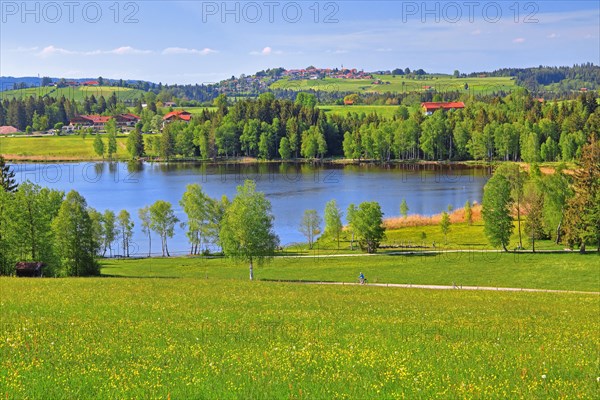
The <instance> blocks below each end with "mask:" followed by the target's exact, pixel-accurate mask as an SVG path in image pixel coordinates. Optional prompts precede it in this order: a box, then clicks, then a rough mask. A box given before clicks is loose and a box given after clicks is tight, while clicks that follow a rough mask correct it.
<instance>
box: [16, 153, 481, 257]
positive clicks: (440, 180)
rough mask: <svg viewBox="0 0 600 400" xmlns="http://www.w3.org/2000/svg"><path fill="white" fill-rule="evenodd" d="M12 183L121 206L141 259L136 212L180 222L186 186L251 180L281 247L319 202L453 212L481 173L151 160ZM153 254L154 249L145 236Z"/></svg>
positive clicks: (52, 172)
mask: <svg viewBox="0 0 600 400" xmlns="http://www.w3.org/2000/svg"><path fill="white" fill-rule="evenodd" d="M13 168H14V169H15V172H16V177H17V179H18V181H19V182H23V181H25V180H30V181H32V182H34V183H37V184H40V185H42V186H48V187H51V188H54V189H59V190H64V191H65V192H68V191H69V190H71V189H75V190H77V191H78V192H80V193H81V194H82V195H83V196H85V198H86V199H87V202H88V204H89V206H91V207H94V208H95V209H97V210H99V211H103V210H105V209H112V210H114V211H115V212H118V211H119V210H121V209H127V210H128V211H129V212H130V214H131V215H132V217H133V218H134V222H135V224H136V226H135V228H134V229H135V234H134V238H133V241H134V242H135V244H136V245H135V247H136V248H135V249H134V251H132V253H139V254H142V255H143V254H146V253H147V251H148V248H147V238H146V237H145V236H144V235H143V234H142V232H141V229H140V224H139V220H138V218H137V210H138V209H139V208H141V207H144V206H146V205H149V204H151V203H153V202H154V201H156V200H166V201H169V202H171V203H172V204H173V207H174V209H175V213H176V214H177V217H178V218H179V219H180V220H181V221H185V219H186V217H185V213H183V211H182V209H181V207H180V206H179V200H180V199H181V196H182V195H183V192H184V191H185V187H186V185H188V184H190V183H198V184H200V185H201V186H202V188H203V189H204V191H205V192H206V193H207V194H208V195H209V196H211V197H213V198H220V197H221V196H222V195H223V194H225V195H227V196H228V197H229V198H230V199H231V198H233V196H234V195H235V192H236V186H238V185H240V184H242V183H243V181H244V180H245V179H252V180H255V181H256V186H257V189H258V190H260V191H262V192H264V193H265V194H266V197H267V199H269V200H270V201H271V204H272V206H273V214H274V215H275V230H276V233H277V234H278V235H279V238H280V240H281V243H282V245H286V244H291V243H295V242H303V241H305V239H304V237H303V236H302V234H300V232H299V231H298V226H299V224H300V220H301V218H302V214H303V212H304V210H306V209H316V210H317V211H318V212H319V214H320V215H321V216H322V215H323V210H324V208H325V203H327V202H328V201H329V200H331V199H336V201H337V203H338V205H339V206H340V207H341V208H342V210H344V211H345V210H346V208H347V207H348V205H349V204H350V203H354V204H358V203H360V202H363V201H377V202H379V204H381V207H382V209H383V212H384V214H385V215H384V217H392V216H398V215H399V214H400V211H399V209H400V202H401V201H402V198H405V199H406V202H407V203H408V207H409V209H410V210H409V213H410V214H423V215H432V214H437V213H440V212H441V211H444V210H446V209H447V207H448V205H452V206H453V207H454V208H459V207H462V206H463V205H464V203H465V202H466V201H467V200H470V201H477V202H481V199H482V195H483V186H484V185H485V183H486V181H487V179H488V178H489V171H488V170H487V169H481V168H467V167H464V166H451V167H440V166H434V165H427V166H423V165H421V166H412V165H410V166H401V165H393V166H374V165H366V166H360V167H359V166H331V165H328V166H312V165H307V164H279V163H274V164H252V165H239V164H236V165H233V164H231V165H207V164H193V163H190V164H188V163H186V164H180V163H178V164H158V163H154V164H152V163H144V164H132V163H108V162H92V163H68V164H15V165H13ZM152 243H153V249H152V250H153V253H155V252H157V251H159V250H160V244H159V243H160V242H159V239H158V238H155V237H153V240H152ZM169 249H170V250H172V253H173V254H185V253H186V252H187V251H188V243H187V238H186V236H185V232H184V229H182V228H179V227H178V228H177V232H176V235H175V236H174V237H173V238H172V239H170V241H169Z"/></svg>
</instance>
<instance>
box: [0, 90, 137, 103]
mask: <svg viewBox="0 0 600 400" xmlns="http://www.w3.org/2000/svg"><path fill="white" fill-rule="evenodd" d="M113 93H115V94H116V96H117V98H118V99H119V100H121V101H123V102H125V103H131V102H133V101H134V100H136V99H139V98H141V97H143V96H144V94H145V93H146V92H145V91H142V90H139V89H131V88H123V87H117V86H77V87H64V88H57V87H52V86H47V87H33V88H27V89H18V90H5V91H3V92H0V99H11V98H13V97H14V98H17V99H21V98H27V97H30V96H34V97H45V96H48V97H52V98H60V97H62V96H64V97H65V98H66V99H69V100H74V101H83V100H84V99H85V97H86V96H88V97H90V96H92V95H94V97H96V98H99V97H100V96H104V97H105V98H108V97H110V96H112V94H113Z"/></svg>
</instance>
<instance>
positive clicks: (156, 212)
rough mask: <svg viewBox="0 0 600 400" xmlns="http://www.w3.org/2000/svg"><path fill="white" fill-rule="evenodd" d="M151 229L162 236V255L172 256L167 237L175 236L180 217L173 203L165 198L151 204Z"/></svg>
mask: <svg viewBox="0 0 600 400" xmlns="http://www.w3.org/2000/svg"><path fill="white" fill-rule="evenodd" d="M149 213H150V229H152V230H153V231H154V232H156V233H157V234H158V236H160V240H161V244H162V255H163V257H164V256H165V255H166V256H167V257H170V256H171V255H170V254H169V247H168V243H167V239H168V238H170V237H173V234H174V233H175V224H176V223H177V222H179V219H178V218H177V217H176V216H175V213H174V212H173V207H172V206H171V203H169V202H167V201H164V200H157V201H156V202H155V203H154V204H152V205H151V206H150V209H149Z"/></svg>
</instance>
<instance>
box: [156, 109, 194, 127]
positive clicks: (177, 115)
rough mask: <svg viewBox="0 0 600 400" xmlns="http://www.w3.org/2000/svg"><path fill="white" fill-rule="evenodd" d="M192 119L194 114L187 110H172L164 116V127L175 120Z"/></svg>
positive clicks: (185, 120) (184, 120)
mask: <svg viewBox="0 0 600 400" xmlns="http://www.w3.org/2000/svg"><path fill="white" fill-rule="evenodd" d="M191 119H192V114H190V113H189V112H187V111H185V110H175V111H171V112H170V113H168V114H166V115H165V116H164V117H163V123H162V127H163V129H164V128H165V126H166V125H167V124H169V123H171V122H174V121H183V122H190V120H191Z"/></svg>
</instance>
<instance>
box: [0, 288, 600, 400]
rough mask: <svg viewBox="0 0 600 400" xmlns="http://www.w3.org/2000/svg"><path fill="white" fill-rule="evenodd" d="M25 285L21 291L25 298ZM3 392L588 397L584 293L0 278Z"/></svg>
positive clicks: (589, 299) (592, 358) (591, 384)
mask: <svg viewBox="0 0 600 400" xmlns="http://www.w3.org/2000/svg"><path fill="white" fill-rule="evenodd" d="M25 293H26V295H24V294H25ZM0 294H1V295H0V298H1V301H0V312H1V315H2V325H1V328H0V394H1V395H2V397H3V398H6V399H22V398H45V399H72V398H81V399H84V398H120V399H133V398H137V399H139V398H147V399H182V398H212V399H217V398H218V399H234V398H253V399H273V398H290V399H300V398H331V399H342V398H349V399H367V398H404V397H408V398H502V399H506V398H594V397H595V396H596V394H597V393H598V386H599V385H600V383H599V381H598V362H599V359H598V347H599V346H600V339H599V337H598V330H599V329H600V322H599V320H598V318H597V317H598V313H599V312H600V303H599V302H598V296H597V295H585V294H555V293H554V294H553V293H508V292H467V291H458V290H457V291H431V290H418V289H407V290H405V289H393V288H381V287H369V286H366V287H361V286H352V287H348V286H347V287H342V286H339V287H337V286H336V287H333V286H312V285H297V284H277V283H267V282H254V283H249V282H241V281H239V282H238V281H231V280H212V279H209V280H203V279H135V278H113V279H110V278H95V279H15V278H0Z"/></svg>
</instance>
